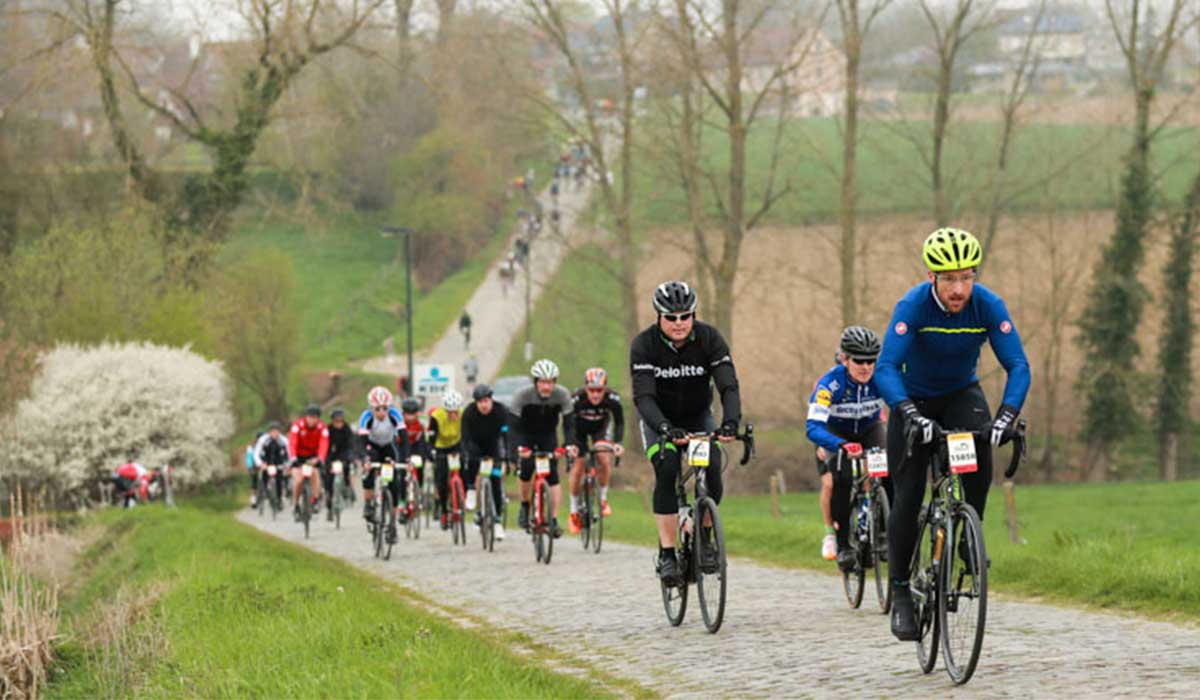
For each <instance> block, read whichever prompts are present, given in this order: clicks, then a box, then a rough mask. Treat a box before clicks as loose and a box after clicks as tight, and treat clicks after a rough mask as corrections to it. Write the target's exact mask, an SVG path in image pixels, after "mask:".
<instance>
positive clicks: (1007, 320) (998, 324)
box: [988, 297, 1030, 411]
mask: <svg viewBox="0 0 1200 700" xmlns="http://www.w3.org/2000/svg"><path fill="white" fill-rule="evenodd" d="M988 310H989V318H988V342H990V343H991V345H992V352H993V353H995V354H996V359H997V360H999V361H1000V364H1001V366H1003V367H1004V369H1005V370H1006V371H1007V372H1008V380H1007V381H1006V382H1005V384H1004V400H1003V403H1006V404H1008V405H1009V406H1012V407H1013V408H1015V409H1017V410H1018V411H1019V410H1021V405H1022V404H1023V403H1025V395H1026V394H1027V393H1029V381H1030V374H1029V360H1028V359H1026V357H1025V349H1024V348H1023V347H1022V346H1021V336H1020V335H1018V334H1017V326H1016V324H1014V323H1013V322H1012V317H1010V316H1009V315H1008V307H1007V306H1005V304H1004V301H1003V300H1002V299H1001V298H1000V297H995V300H994V301H993V302H992V303H990V304H988Z"/></svg>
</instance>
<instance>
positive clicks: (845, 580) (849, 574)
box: [842, 492, 867, 610]
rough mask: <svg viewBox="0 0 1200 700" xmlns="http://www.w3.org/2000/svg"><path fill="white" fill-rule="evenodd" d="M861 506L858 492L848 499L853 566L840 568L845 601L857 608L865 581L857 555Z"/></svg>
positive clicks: (851, 606)
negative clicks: (848, 568)
mask: <svg viewBox="0 0 1200 700" xmlns="http://www.w3.org/2000/svg"><path fill="white" fill-rule="evenodd" d="M861 507H862V501H861V500H860V498H859V495H858V493H857V492H856V493H855V494H854V497H853V498H851V499H850V522H851V525H850V537H849V539H850V548H851V549H853V550H854V552H855V557H854V568H853V569H851V570H849V571H846V570H844V569H843V570H842V590H844V591H845V592H846V602H847V603H848V604H849V605H850V609H851V610H854V609H857V608H858V606H860V605H862V599H863V584H864V583H865V582H866V576H867V572H866V571H865V570H864V569H863V567H862V562H861V561H860V557H859V556H858V552H859V550H860V544H861V539H860V538H859V536H860V535H861V534H862V533H861V532H860V531H859V525H858V511H859V509H860V508H861Z"/></svg>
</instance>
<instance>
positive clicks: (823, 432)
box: [805, 365, 883, 452]
mask: <svg viewBox="0 0 1200 700" xmlns="http://www.w3.org/2000/svg"><path fill="white" fill-rule="evenodd" d="M882 411H883V399H882V398H881V397H880V395H879V388H878V387H876V386H875V378H874V377H872V378H871V381H869V382H867V383H866V384H859V383H858V382H856V381H854V380H853V379H852V378H851V377H850V372H848V371H847V370H846V367H845V366H844V365H837V366H835V367H834V368H833V369H831V370H829V371H828V372H826V373H825V374H824V376H822V377H821V378H820V379H818V380H817V385H816V386H815V387H813V393H812V396H810V397H809V399H808V420H807V421H806V422H805V432H806V433H807V435H808V439H809V440H812V441H813V442H815V443H816V444H818V445H820V446H821V447H824V448H825V449H827V450H829V451H830V452H836V451H837V449H838V448H839V447H841V446H842V443H843V442H846V441H845V440H843V439H842V438H840V437H838V436H837V435H834V434H833V432H831V429H832V430H836V431H838V432H840V433H843V434H846V435H858V434H860V433H863V432H866V430H867V429H868V428H870V427H871V426H872V425H875V424H876V423H878V422H879V420H880V415H881V413H882Z"/></svg>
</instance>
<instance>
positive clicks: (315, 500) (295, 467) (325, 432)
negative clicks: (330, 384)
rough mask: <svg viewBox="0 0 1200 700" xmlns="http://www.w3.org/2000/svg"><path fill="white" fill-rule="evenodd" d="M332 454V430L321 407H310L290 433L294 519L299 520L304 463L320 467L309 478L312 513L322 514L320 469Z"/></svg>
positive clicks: (289, 450) (312, 405) (289, 449)
mask: <svg viewBox="0 0 1200 700" xmlns="http://www.w3.org/2000/svg"><path fill="white" fill-rule="evenodd" d="M328 454H329V428H327V427H326V426H325V423H323V422H321V407H320V406H318V405H317V404H315V403H313V404H309V405H308V407H307V408H305V409H304V415H303V416H301V417H300V418H297V419H296V422H295V423H292V428H291V430H289V431H288V457H289V458H290V459H291V468H292V471H291V473H292V505H293V506H294V510H295V517H296V519H297V520H299V519H300V487H301V482H302V479H301V478H300V466H301V464H302V463H304V462H308V463H310V464H313V465H314V466H316V467H317V470H316V471H315V472H313V474H312V476H311V477H309V481H310V482H311V483H312V505H313V512H314V513H316V512H320V510H321V478H320V470H321V465H322V464H324V462H325V457H326V455H328Z"/></svg>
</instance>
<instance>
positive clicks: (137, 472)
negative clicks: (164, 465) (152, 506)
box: [112, 462, 158, 501]
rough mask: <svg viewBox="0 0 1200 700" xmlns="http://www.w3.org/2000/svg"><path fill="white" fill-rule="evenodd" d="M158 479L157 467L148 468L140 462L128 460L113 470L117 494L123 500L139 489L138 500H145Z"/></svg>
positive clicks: (113, 480)
mask: <svg viewBox="0 0 1200 700" xmlns="http://www.w3.org/2000/svg"><path fill="white" fill-rule="evenodd" d="M157 479H158V470H157V469H147V468H146V467H144V466H142V465H141V464H140V463H138V462H126V463H125V464H122V465H121V466H119V467H117V468H116V469H114V470H113V473H112V482H113V485H114V486H116V488H117V495H118V497H120V498H121V500H122V501H124V499H125V495H126V494H128V493H130V492H131V491H134V490H136V491H137V499H136V500H138V501H145V500H146V499H147V498H149V496H150V486H151V484H153V483H155V482H156V481H157Z"/></svg>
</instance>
